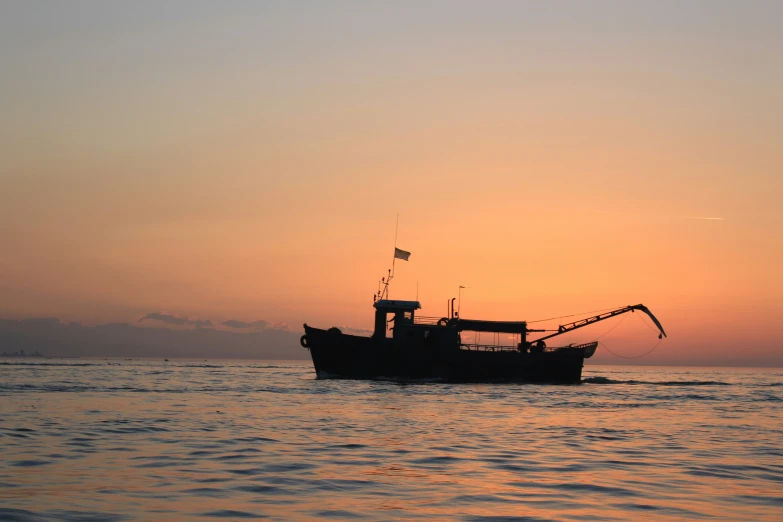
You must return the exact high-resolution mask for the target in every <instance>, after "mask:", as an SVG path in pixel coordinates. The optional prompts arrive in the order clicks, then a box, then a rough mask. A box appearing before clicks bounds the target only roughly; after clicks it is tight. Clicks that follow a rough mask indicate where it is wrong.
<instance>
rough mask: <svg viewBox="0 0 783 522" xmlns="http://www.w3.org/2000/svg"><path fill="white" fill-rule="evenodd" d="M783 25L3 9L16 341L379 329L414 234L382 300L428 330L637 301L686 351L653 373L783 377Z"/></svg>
mask: <svg viewBox="0 0 783 522" xmlns="http://www.w3.org/2000/svg"><path fill="white" fill-rule="evenodd" d="M781 20H783V3H780V2H766V1H755V2H740V1H736V2H724V1H684V2H683V1H655V2H621V1H615V2H607V1H597V2H581V1H573V2H565V1H552V2H523V1H519V2H497V1H496V2H458V1H448V2H447V1H443V2H430V1H421V2H386V3H380V2H360V1H357V2H341V1H336V2H239V1H236V2H196V1H189V2H174V1H166V2H134V3H115V2H83V1H73V2H54V1H35V2H21V1H19V2H17V1H11V2H4V3H3V4H2V6H0V71H2V74H0V115H2V117H0V245H2V246H1V247H0V317H3V318H6V319H21V318H26V317H59V318H61V319H62V320H64V321H78V322H81V323H83V324H87V325H89V324H99V323H103V322H137V321H138V320H139V319H140V318H142V317H144V316H146V315H148V314H154V313H163V314H170V315H176V316H179V317H187V318H189V319H188V320H190V321H197V320H203V321H207V320H209V321H212V322H213V323H214V324H219V323H221V322H224V321H230V320H236V321H245V322H252V321H259V320H260V321H266V322H267V323H269V324H274V325H278V326H279V325H284V324H285V325H288V328H290V329H292V330H297V329H300V328H301V326H300V325H301V324H302V323H304V322H307V323H308V324H311V325H313V326H322V327H329V326H332V325H339V326H344V327H351V328H357V329H363V328H371V326H372V308H371V306H372V298H371V294H373V293H374V292H376V291H377V289H378V280H379V279H380V278H381V277H382V276H384V275H386V271H387V270H388V268H390V265H391V261H392V253H393V248H394V242H395V223H396V220H397V216H399V229H398V231H397V246H399V247H400V248H403V249H405V250H408V251H411V252H412V255H411V258H410V261H408V262H407V263H406V262H402V261H400V262H398V263H397V264H396V274H395V278H394V281H393V285H392V288H391V295H392V297H395V298H400V299H403V298H408V299H415V298H416V297H417V292H418V299H419V300H420V301H421V302H422V306H423V310H422V311H421V313H423V314H424V315H429V316H436V317H439V316H442V315H445V312H446V301H447V299H449V298H450V297H456V296H457V293H458V287H459V286H460V285H462V286H465V287H467V288H466V289H465V290H463V291H462V296H461V303H460V306H461V311H462V316H463V317H476V318H485V319H498V320H503V319H513V320H535V319H540V318H547V317H553V316H558V315H566V314H572V313H577V312H583V311H589V310H595V309H603V308H608V307H612V306H623V305H627V304H636V303H644V304H645V305H647V306H648V307H650V309H651V310H652V311H653V312H654V313H655V314H656V315H657V316H658V318H659V319H660V320H661V322H662V323H663V325H664V327H665V328H666V330H667V333H669V339H667V340H666V341H665V343H663V345H662V346H661V347H660V348H659V349H658V350H657V351H656V352H655V355H654V356H653V359H648V360H652V361H660V362H662V363H678V362H688V363H692V364H703V365H710V364H713V363H721V362H726V361H729V362H731V361H735V362H738V363H741V362H743V361H744V362H747V361H751V362H752V363H753V364H758V365H783V342H781V338H783V331H781V329H782V328H783V326H782V325H783V276H782V275H781V273H780V267H781V265H782V264H783V211H781V206H780V198H781V195H783V96H781V94H780V93H781V92H783V60H781V58H780V57H781V55H783V31H781ZM706 218H710V219H706ZM604 326H605V328H604ZM610 327H613V324H612V323H609V322H607V323H604V324H602V325H600V326H599V325H596V326H595V327H591V328H595V330H590V331H589V332H584V335H582V333H580V335H581V337H579V338H578V339H575V340H591V338H595V337H596V336H598V335H601V334H603V333H604V332H605V331H606V330H607V329H608V328H610ZM604 340H605V341H606V342H607V344H610V343H613V344H612V349H613V350H614V351H617V352H618V353H622V354H626V355H635V354H638V353H643V352H644V351H646V350H647V349H648V348H650V347H651V346H653V345H654V344H655V343H656V342H657V339H656V338H655V335H654V334H653V333H652V332H650V331H649V330H648V329H647V328H645V326H644V325H642V324H640V322H639V321H637V320H635V319H634V320H633V321H624V322H623V323H622V325H621V326H620V327H617V328H616V329H615V330H613V331H612V332H611V333H610V334H607V337H606V338H605V339H604ZM655 357H657V359H656V358H655Z"/></svg>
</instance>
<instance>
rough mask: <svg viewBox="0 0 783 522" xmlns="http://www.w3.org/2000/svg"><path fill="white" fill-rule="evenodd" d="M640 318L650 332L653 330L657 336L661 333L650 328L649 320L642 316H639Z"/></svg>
mask: <svg viewBox="0 0 783 522" xmlns="http://www.w3.org/2000/svg"><path fill="white" fill-rule="evenodd" d="M638 317H639V320H640V321H641V322H643V323H644V326H646V327H647V328H649V329H650V330H652V331H653V332H655V333H656V334H659V333H660V332H659V331H658V330H656V329H655V328H653V327H652V326H650V323H648V322H647V320H645V318H644V317H643V316H642V314H639V315H638Z"/></svg>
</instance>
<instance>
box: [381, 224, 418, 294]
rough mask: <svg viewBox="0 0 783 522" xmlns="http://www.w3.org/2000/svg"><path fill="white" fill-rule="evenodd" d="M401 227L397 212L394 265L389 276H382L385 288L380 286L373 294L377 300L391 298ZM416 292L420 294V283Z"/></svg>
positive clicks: (382, 283)
mask: <svg viewBox="0 0 783 522" xmlns="http://www.w3.org/2000/svg"><path fill="white" fill-rule="evenodd" d="M399 229H400V214H399V213H398V214H397V222H396V223H395V225H394V254H393V255H392V267H391V268H390V269H389V274H388V276H387V277H385V278H384V277H382V278H381V280H380V282H379V283H378V284H379V285H383V290H380V286H379V287H378V288H379V289H378V293H377V294H376V295H375V296H373V301H377V300H380V299H388V298H389V283H390V282H391V280H392V278H393V277H394V264H395V261H396V260H397V231H398V230H399ZM416 293H417V294H418V283H417V288H416Z"/></svg>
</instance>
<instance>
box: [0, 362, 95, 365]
mask: <svg viewBox="0 0 783 522" xmlns="http://www.w3.org/2000/svg"><path fill="white" fill-rule="evenodd" d="M0 366H105V364H101V363H50V362H8V361H3V362H0Z"/></svg>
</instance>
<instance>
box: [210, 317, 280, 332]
mask: <svg viewBox="0 0 783 522" xmlns="http://www.w3.org/2000/svg"><path fill="white" fill-rule="evenodd" d="M220 324H222V325H223V326H228V327H229V328H235V329H237V330H241V329H252V330H265V329H266V328H267V326H269V323H268V322H266V321H264V320H263V319H259V320H258V321H251V322H247V321H238V320H237V319H229V320H228V321H223V322H222V323H220Z"/></svg>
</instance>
